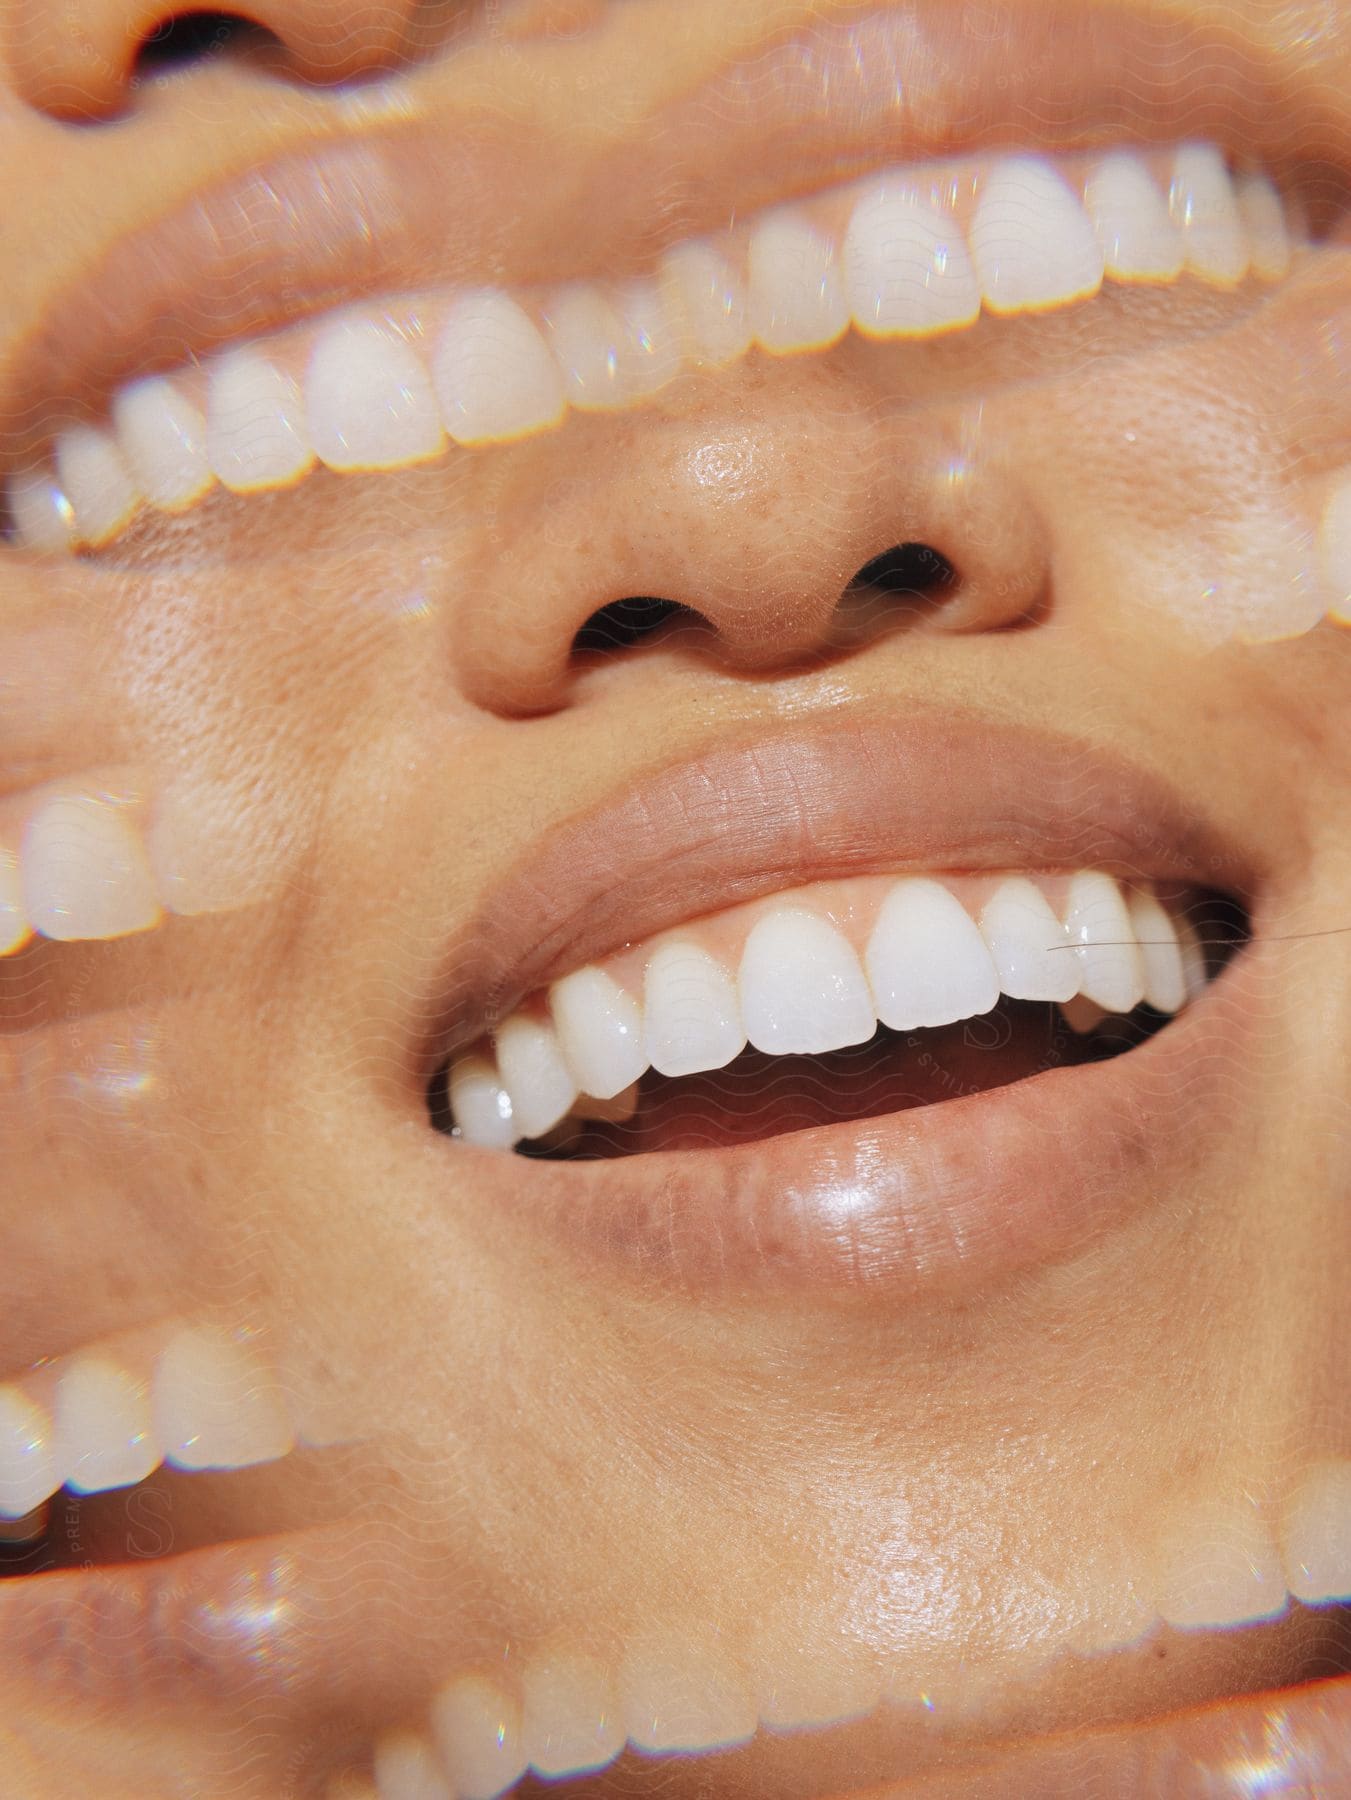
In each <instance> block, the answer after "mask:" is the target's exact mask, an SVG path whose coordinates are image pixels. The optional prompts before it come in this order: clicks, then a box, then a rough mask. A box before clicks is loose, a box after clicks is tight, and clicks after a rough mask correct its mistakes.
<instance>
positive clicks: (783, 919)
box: [738, 906, 877, 1056]
mask: <svg viewBox="0 0 1351 1800" xmlns="http://www.w3.org/2000/svg"><path fill="white" fill-rule="evenodd" d="M738 981H739V986H740V990H741V1018H742V1023H743V1024H744V1026H745V1029H746V1036H747V1037H748V1038H749V1039H750V1041H751V1043H752V1044H754V1045H755V1048H756V1049H757V1050H763V1051H765V1052H766V1054H767V1055H770V1056H795V1055H819V1054H820V1053H821V1052H823V1051H826V1050H839V1049H841V1048H842V1047H843V1046H844V1045H846V1044H862V1043H866V1042H867V1040H868V1039H869V1038H870V1037H871V1036H872V1035H873V1033H874V1032H875V1031H876V1029H877V1015H876V1013H875V1012H874V1011H873V1002H872V995H871V994H870V993H869V992H868V984H867V982H866V981H865V980H864V978H863V969H862V967H861V966H860V964H859V960H858V957H857V956H856V955H855V954H854V951H853V948H852V946H851V945H850V943H849V941H848V939H847V938H845V937H844V936H843V935H842V934H841V933H840V932H838V931H837V930H836V929H835V927H834V926H833V925H832V924H831V923H830V921H829V920H828V919H823V918H822V917H821V916H820V914H819V913H813V912H807V911H806V910H805V909H803V908H800V907H792V906H779V907H775V908H774V909H773V910H772V911H771V912H767V913H764V914H763V915H762V916H761V917H760V918H759V919H758V920H757V921H756V923H755V924H754V925H753V926H752V927H751V930H750V934H749V935H748V937H747V939H746V944H745V948H744V949H743V950H742V952H741V969H740V972H739V977H738Z"/></svg>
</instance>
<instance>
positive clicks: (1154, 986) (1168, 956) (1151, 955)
mask: <svg viewBox="0 0 1351 1800" xmlns="http://www.w3.org/2000/svg"><path fill="white" fill-rule="evenodd" d="M1127 906H1128V908H1129V911H1130V921H1131V930H1132V931H1133V932H1134V933H1135V940H1136V942H1137V943H1138V944H1139V946H1140V958H1141V961H1142V963H1143V964H1144V981H1145V999H1146V1000H1147V1001H1148V1003H1149V1005H1150V1006H1152V1007H1153V1008H1154V1010H1155V1012H1161V1013H1175V1012H1177V1011H1178V1010H1179V1009H1180V1008H1181V1006H1182V1005H1183V1003H1184V1001H1185V1000H1186V998H1187V983H1186V980H1185V978H1184V976H1183V973H1182V951H1181V949H1180V947H1179V945H1178V941H1177V931H1176V930H1175V928H1174V926H1173V921H1172V920H1171V919H1170V918H1169V916H1168V914H1167V912H1166V911H1165V909H1164V908H1163V907H1162V906H1160V904H1159V902H1158V900H1157V899H1156V898H1155V896H1154V895H1153V894H1151V893H1149V892H1148V891H1147V890H1146V889H1143V888H1135V889H1133V890H1132V892H1131V894H1130V897H1129V899H1128V901H1127Z"/></svg>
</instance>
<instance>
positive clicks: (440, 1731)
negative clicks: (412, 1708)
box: [432, 1675, 525, 1800]
mask: <svg viewBox="0 0 1351 1800" xmlns="http://www.w3.org/2000/svg"><path fill="white" fill-rule="evenodd" d="M432 1729H433V1730H434V1732H435V1734H436V1741H437V1745H438V1747H439V1749H440V1751H441V1760H442V1762H443V1763H444V1764H445V1766H446V1772H447V1774H448V1775H449V1777H450V1783H451V1787H452V1789H453V1791H454V1793H455V1794H456V1796H457V1800H494V1796H495V1795H497V1794H500V1793H502V1792H503V1791H504V1789H506V1788H509V1787H510V1786H511V1784H512V1783H513V1782H514V1781H519V1780H520V1778H521V1776H522V1775H524V1773H525V1751H524V1748H523V1746H522V1743H521V1714H520V1708H519V1707H518V1706H517V1704H516V1702H515V1701H514V1700H511V1699H508V1697H507V1696H506V1695H505V1694H503V1693H502V1692H501V1691H500V1690H499V1689H498V1688H497V1687H496V1686H494V1684H493V1683H492V1682H491V1681H485V1680H484V1679H483V1678H482V1677H481V1676H478V1675H465V1676H462V1677H461V1678H460V1679H459V1680H458V1681H452V1682H451V1683H450V1685H449V1687H446V1688H443V1689H442V1690H441V1692H440V1693H439V1694H438V1695H437V1696H436V1698H435V1700H433V1702H432Z"/></svg>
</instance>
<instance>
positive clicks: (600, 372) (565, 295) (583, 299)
mask: <svg viewBox="0 0 1351 1800" xmlns="http://www.w3.org/2000/svg"><path fill="white" fill-rule="evenodd" d="M542 317H543V320H544V338H545V342H546V343H547V344H548V346H549V349H550V351H551V353H552V355H553V359H554V362H555V363H556V364H557V366H558V369H559V372H560V374H561V375H562V377H563V391H564V393H565V394H566V395H567V400H568V405H569V406H574V407H576V408H577V409H578V411H579V412H608V411H613V410H615V409H617V408H619V407H622V406H624V405H625V404H627V400H628V394H627V391H626V388H625V385H624V379H623V376H624V356H623V349H624V346H623V342H622V339H623V335H624V334H623V328H622V327H621V325H620V323H619V320H618V319H617V318H616V317H615V314H614V311H613V309H612V308H611V307H610V305H609V304H608V302H607V301H606V300H605V298H604V296H603V295H602V294H601V292H600V290H599V289H598V288H596V287H593V286H592V285H591V284H590V283H589V282H577V283H575V284H574V285H573V286H572V287H566V288H560V289H559V290H558V291H557V292H556V293H554V294H552V295H551V296H550V297H549V301H548V305H547V306H546V307H545V309H544V312H543V315H542Z"/></svg>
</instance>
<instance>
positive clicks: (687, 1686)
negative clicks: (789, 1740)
mask: <svg viewBox="0 0 1351 1800" xmlns="http://www.w3.org/2000/svg"><path fill="white" fill-rule="evenodd" d="M618 1688H619V1705H620V1711H621V1714H622V1717H623V1720H624V1726H625V1730H626V1732H627V1735H628V1737H629V1740H630V1742H631V1743H634V1744H636V1745H637V1746H638V1748H639V1749H640V1750H659V1751H670V1750H712V1749H716V1748H718V1747H720V1746H722V1745H726V1744H742V1743H745V1742H746V1740H747V1739H748V1738H750V1737H753V1736H754V1734H755V1727H756V1723H757V1721H756V1716H755V1703H754V1701H753V1700H752V1699H751V1697H750V1693H749V1691H748V1689H747V1686H746V1683H745V1681H744V1680H743V1679H742V1676H741V1674H740V1672H739V1671H738V1670H737V1669H736V1668H735V1667H734V1666H733V1665H732V1663H731V1662H730V1661H729V1660H728V1658H727V1655H726V1653H725V1652H724V1651H723V1650H722V1649H721V1647H720V1646H719V1645H718V1644H717V1643H716V1642H715V1641H714V1640H713V1639H712V1638H695V1637H693V1636H692V1635H688V1636H687V1635H686V1634H685V1633H680V1632H672V1633H671V1634H669V1635H668V1636H664V1637H654V1638H652V1639H651V1640H649V1641H647V1642H643V1643H638V1644H634V1645H631V1646H630V1648H629V1650H628V1651H627V1653H626V1654H625V1656H624V1659H623V1661H622V1662H621V1664H620V1669H619V1681H618Z"/></svg>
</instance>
